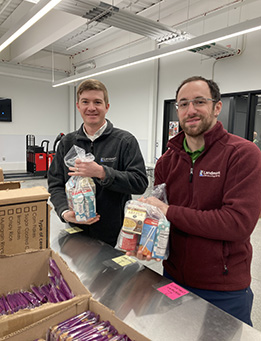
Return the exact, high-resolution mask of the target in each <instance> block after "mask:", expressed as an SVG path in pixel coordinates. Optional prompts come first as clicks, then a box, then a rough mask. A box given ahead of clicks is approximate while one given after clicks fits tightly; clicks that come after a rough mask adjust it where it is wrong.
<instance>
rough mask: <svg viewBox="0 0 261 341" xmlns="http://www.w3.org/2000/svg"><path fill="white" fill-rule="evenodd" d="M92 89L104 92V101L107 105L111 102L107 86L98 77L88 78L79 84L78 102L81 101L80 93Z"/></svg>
mask: <svg viewBox="0 0 261 341" xmlns="http://www.w3.org/2000/svg"><path fill="white" fill-rule="evenodd" d="M90 90H98V91H102V92H103V96H104V102H105V105H106V106H107V105H108V103H109V96H108V91H107V89H106V86H105V85H104V84H103V83H102V82H100V81H98V80H97V79H87V80H85V81H83V82H81V84H80V85H79V86H78V89H77V102H79V98H80V95H81V94H82V93H83V91H90Z"/></svg>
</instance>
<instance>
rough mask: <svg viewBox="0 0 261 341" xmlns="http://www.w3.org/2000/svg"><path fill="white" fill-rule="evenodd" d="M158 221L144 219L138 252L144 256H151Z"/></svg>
mask: <svg viewBox="0 0 261 341" xmlns="http://www.w3.org/2000/svg"><path fill="white" fill-rule="evenodd" d="M158 223H159V221H158V220H157V219H152V218H146V219H145V221H144V225H143V228H142V234H141V238H140V245H139V251H142V254H143V255H144V256H151V255H152V250H153V246H154V239H155V235H156V231H157V227H158Z"/></svg>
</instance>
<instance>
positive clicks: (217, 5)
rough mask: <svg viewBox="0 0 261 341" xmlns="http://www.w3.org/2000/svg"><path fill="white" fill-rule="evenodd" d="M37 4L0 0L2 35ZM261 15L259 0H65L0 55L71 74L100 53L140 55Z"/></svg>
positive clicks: (4, 59) (94, 60) (90, 64)
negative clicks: (172, 41) (162, 44)
mask: <svg viewBox="0 0 261 341" xmlns="http://www.w3.org/2000/svg"><path fill="white" fill-rule="evenodd" d="M42 1H45V0H40V2H39V3H41V2H42ZM34 6H36V5H34V4H33V3H31V2H29V1H25V0H24V1H22V0H0V40H1V38H2V37H3V36H4V35H6V34H8V32H10V30H13V29H14V27H15V26H17V25H19V20H21V19H22V18H23V17H24V16H26V15H27V16H28V15H30V10H31V9H32V8H33V7H34ZM259 16H261V1H260V0H219V1H214V0H114V1H113V0H104V1H103V2H100V1H97V0H90V1H88V0H62V1H61V2H60V4H58V5H57V6H56V7H55V9H53V10H52V11H51V12H49V13H48V14H47V15H46V16H45V17H43V18H42V19H41V20H40V21H39V22H38V23H36V24H35V25H34V26H33V27H31V28H30V29H29V30H28V31H27V32H25V33H24V34H23V35H21V36H20V37H19V38H17V39H16V40H15V41H14V42H13V43H12V44H11V45H10V46H9V47H7V48H5V49H4V50H3V51H2V52H1V53H0V59H1V60H2V62H6V63H12V64H19V65H37V66H42V67H45V68H54V67H55V68H58V69H62V70H65V71H66V72H68V73H71V74H72V73H73V72H74V70H75V67H76V66H78V67H81V66H83V65H87V67H93V66H95V65H96V64H97V63H99V62H98V59H99V58H101V56H102V57H103V58H104V57H105V56H106V55H109V54H110V53H112V52H117V51H118V52H119V53H120V51H121V50H122V49H123V48H126V47H127V48H130V47H132V49H134V50H135V48H136V53H137V54H138V53H139V46H140V44H145V45H144V46H146V48H147V49H156V48H158V47H159V41H160V39H162V38H163V37H169V36H170V35H171V34H173V36H174V37H176V39H183V38H184V37H185V36H186V34H187V35H189V36H192V37H195V36H200V35H203V34H206V33H208V32H211V31H215V30H218V29H221V28H224V27H227V26H230V25H234V24H237V23H241V22H244V21H246V20H249V19H252V18H255V17H259ZM230 45H231V44H230ZM222 46H223V45H222ZM222 46H221V47H222ZM146 48H145V49H146ZM224 48H225V45H224ZM236 48H237V46H232V49H234V50H236ZM143 49H144V47H143ZM228 51H229V49H228ZM142 52H145V51H142ZM132 53H135V52H132ZM54 65H55V66H54Z"/></svg>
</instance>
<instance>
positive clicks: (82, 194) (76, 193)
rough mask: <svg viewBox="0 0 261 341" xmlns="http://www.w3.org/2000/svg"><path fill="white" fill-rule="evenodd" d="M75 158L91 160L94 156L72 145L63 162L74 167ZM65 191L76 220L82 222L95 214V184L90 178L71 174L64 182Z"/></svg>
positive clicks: (84, 160) (85, 160)
mask: <svg viewBox="0 0 261 341" xmlns="http://www.w3.org/2000/svg"><path fill="white" fill-rule="evenodd" d="M77 159H80V160H81V161H82V162H93V161H94V156H93V155H92V154H91V153H87V154H86V153H85V150H84V149H82V148H80V147H78V146H75V145H74V146H72V148H71V149H70V150H69V152H68V153H67V154H66V155H65V157H64V162H65V164H66V166H67V167H74V165H75V161H76V160H77ZM65 191H66V195H67V200H68V205H69V208H70V209H71V210H73V211H74V212H75V218H76V220H77V221H79V222H84V221H87V220H88V219H90V218H94V217H95V216H96V199H95V192H96V186H95V183H94V181H93V179H92V178H90V177H81V176H71V177H70V178H69V180H68V181H67V182H66V184H65Z"/></svg>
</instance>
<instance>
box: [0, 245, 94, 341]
mask: <svg viewBox="0 0 261 341" xmlns="http://www.w3.org/2000/svg"><path fill="white" fill-rule="evenodd" d="M50 257H51V258H53V259H54V260H55V262H56V263H57V265H58V267H59V269H60V271H61V273H62V275H63V277H64V279H65V281H66V282H67V283H68V285H69V287H70V288H71V290H72V292H73V294H74V295H75V297H74V298H72V299H70V300H67V301H64V302H59V303H45V304H43V305H42V306H40V307H37V308H34V309H23V310H19V311H18V312H16V313H14V314H12V315H2V316H0V338H1V337H4V336H6V335H8V334H10V333H11V332H15V331H17V330H19V329H22V328H25V327H26V326H28V325H31V324H33V323H35V322H37V321H39V320H41V319H43V318H45V317H47V316H49V315H51V314H53V313H55V312H58V311H60V310H62V309H64V308H65V307H67V306H71V305H73V304H77V302H80V301H81V300H82V299H83V298H86V297H89V296H90V292H89V291H88V290H87V289H86V288H85V286H84V285H83V284H82V283H81V281H80V280H79V278H78V276H77V275H76V274H75V273H74V272H72V271H71V270H70V269H69V268H68V265H67V264H66V263H65V262H64V260H63V259H62V258H61V257H60V256H59V255H58V254H57V253H56V252H54V251H53V250H51V249H46V250H39V251H30V252H24V253H21V254H16V255H5V256H0V274H1V281H0V296H2V295H5V294H8V293H9V292H17V291H20V290H30V287H31V285H36V286H39V285H43V284H47V283H48V282H49V277H48V272H49V258H50Z"/></svg>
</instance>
